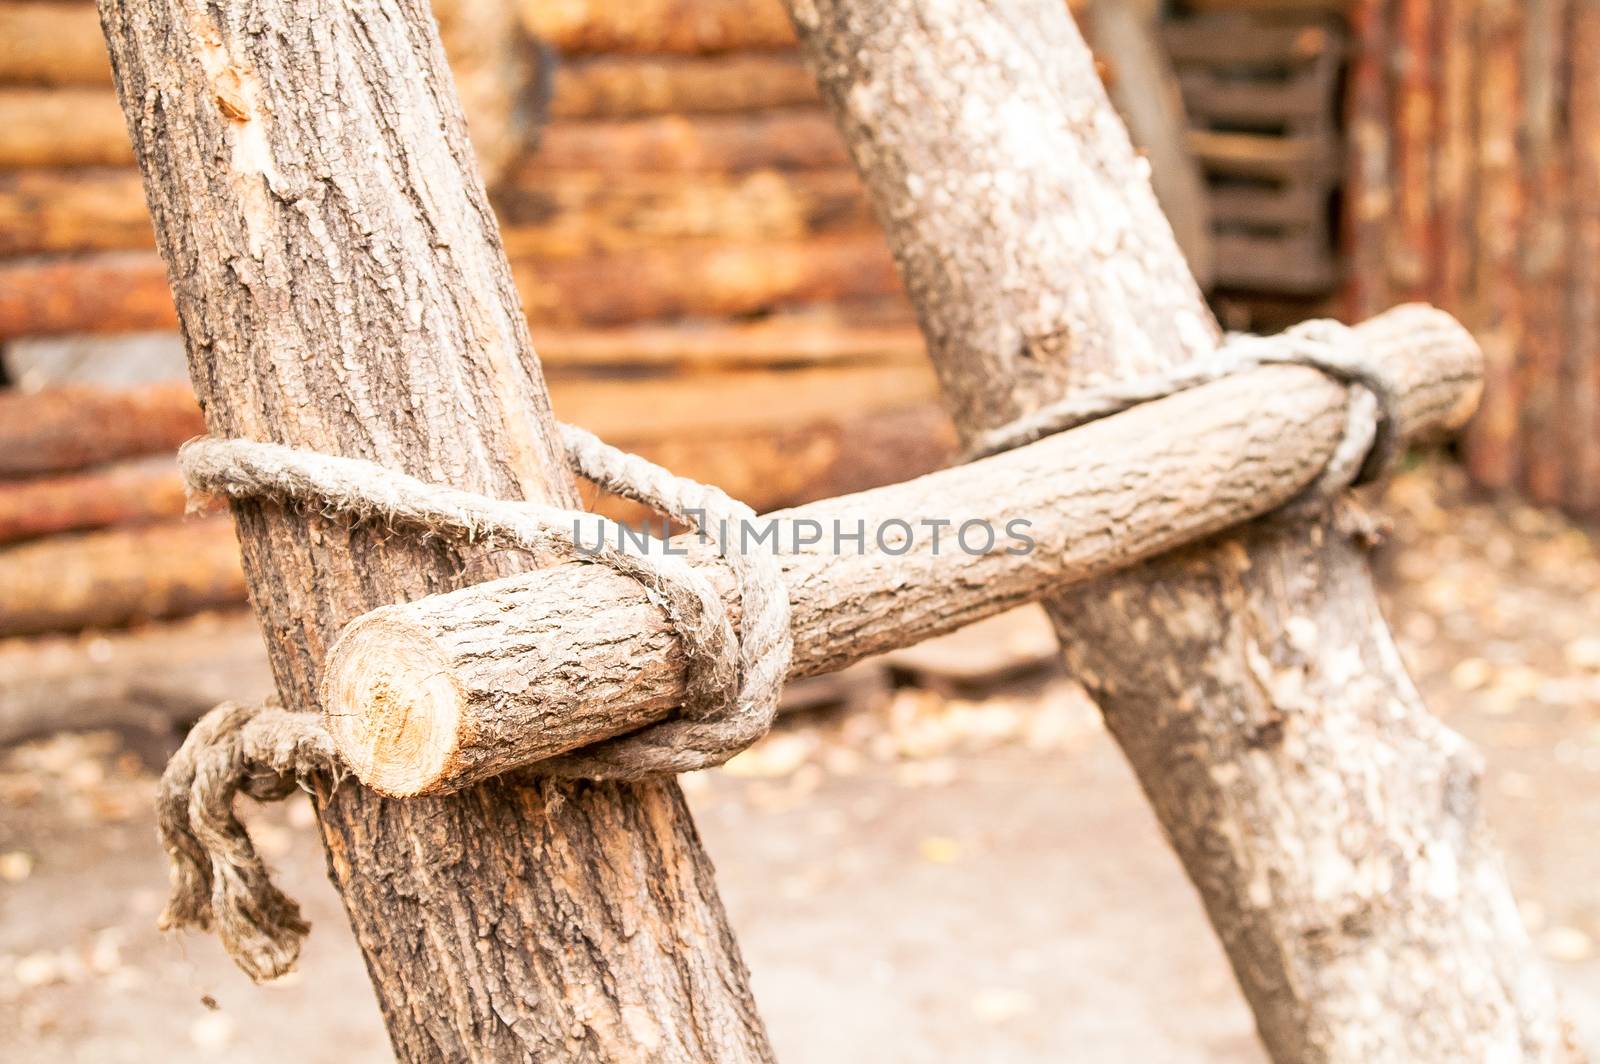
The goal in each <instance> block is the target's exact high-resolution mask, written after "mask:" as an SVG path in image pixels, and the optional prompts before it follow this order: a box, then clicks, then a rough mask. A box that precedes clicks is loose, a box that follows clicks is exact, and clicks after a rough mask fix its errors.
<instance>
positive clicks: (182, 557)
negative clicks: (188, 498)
mask: <svg viewBox="0 0 1600 1064" xmlns="http://www.w3.org/2000/svg"><path fill="white" fill-rule="evenodd" d="M0 587H4V588H5V589H6V593H5V597H4V599H3V600H0V636H11V635H33V634H38V633H41V632H70V631H77V630H79V629H82V628H108V627H116V626H119V625H124V624H130V623H133V622H135V621H147V620H156V619H160V618H163V617H181V616H184V615H185V614H190V613H197V612H199V611H200V610H204V609H210V608H213V607H216V606H230V605H234V604H237V603H239V602H242V601H244V593H245V587H244V573H243V571H242V570H241V569H240V568H239V546H238V542H237V541H236V540H235V539H234V537H233V536H232V535H231V530H230V528H229V527H228V521H227V520H226V519H225V518H214V519H209V520H197V521H177V522H167V523H162V524H154V525H146V526H142V527H137V528H118V529H110V530H107V531H103V532H88V533H85V534H83V535H78V536H52V537H50V538H48V539H42V540H36V541H34V542H32V543H23V544H18V545H15V546H11V547H7V548H5V549H4V550H0Z"/></svg>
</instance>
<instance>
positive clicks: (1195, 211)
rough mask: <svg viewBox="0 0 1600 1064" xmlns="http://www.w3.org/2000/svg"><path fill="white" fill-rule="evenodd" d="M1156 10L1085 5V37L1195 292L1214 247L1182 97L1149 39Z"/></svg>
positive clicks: (1117, 2) (1111, 1)
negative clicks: (1142, 159) (1111, 73)
mask: <svg viewBox="0 0 1600 1064" xmlns="http://www.w3.org/2000/svg"><path fill="white" fill-rule="evenodd" d="M1158 6H1159V5H1149V4H1133V3H1128V2H1126V0H1107V2H1103V3H1097V4H1091V5H1090V6H1089V9H1088V12H1087V15H1086V19H1087V21H1086V23H1085V25H1086V27H1087V29H1086V31H1085V32H1086V33H1087V34H1088V36H1089V40H1090V43H1091V44H1092V46H1093V47H1094V49H1095V52H1096V53H1097V54H1098V55H1104V56H1111V57H1112V58H1113V59H1114V61H1115V62H1116V69H1117V76H1116V78H1115V79H1113V80H1112V81H1110V82H1109V83H1108V85H1107V91H1108V92H1109V93H1110V94H1111V101H1112V103H1113V104H1115V105H1116V108H1117V113H1118V114H1120V115H1121V116H1122V118H1123V121H1125V122H1127V123H1128V129H1129V132H1130V134H1131V135H1132V137H1133V142H1134V145H1135V146H1136V147H1137V148H1138V149H1139V150H1140V151H1141V152H1143V153H1144V154H1145V156H1146V157H1148V158H1149V160H1150V179H1151V181H1152V182H1153V183H1154V185H1155V190H1156V196H1157V197H1158V198H1159V199H1160V200H1161V207H1162V210H1164V211H1165V212H1166V215H1167V218H1168V220H1169V221H1171V223H1172V230H1173V232H1174V233H1175V234H1176V235H1177V238H1178V246H1179V247H1181V248H1182V249H1183V255H1184V258H1185V259H1186V260H1187V261H1188V263H1189V268H1190V269H1191V270H1192V271H1194V275H1195V280H1196V281H1197V282H1198V283H1199V285H1200V287H1201V288H1202V289H1205V290H1208V291H1209V290H1210V288H1211V285H1212V282H1213V281H1214V280H1215V267H1216V248H1215V247H1214V246H1213V244H1212V240H1211V208H1210V204H1209V201H1208V197H1207V194H1206V185H1205V179H1204V176H1203V175H1202V174H1201V172H1200V167H1199V164H1198V163H1197V162H1196V161H1195V157H1194V155H1193V154H1192V153H1191V152H1190V150H1189V147H1188V144H1187V141H1186V136H1187V133H1188V122H1187V119H1186V116H1185V113H1184V102H1183V97H1182V95H1181V94H1180V91H1179V89H1178V81H1177V75H1176V73H1175V72H1174V70H1173V69H1172V62H1171V59H1170V58H1169V57H1168V56H1167V54H1166V52H1165V51H1164V50H1163V48H1162V47H1161V42H1160V40H1159V38H1158V36H1157V32H1156V21H1157V18H1158V17H1159V11H1158Z"/></svg>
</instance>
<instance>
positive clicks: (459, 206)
mask: <svg viewBox="0 0 1600 1064" xmlns="http://www.w3.org/2000/svg"><path fill="white" fill-rule="evenodd" d="M101 19H102V23H103V25H104V27H105V33H106V37H107V40H108V43H109V45H110V48H111V53H112V57H113V63H112V66H113V69H114V70H115V71H116V79H117V91H118V96H119V98H120V99H121V102H122V104H123V107H124V110H125V112H126V113H127V114H128V116H129V118H130V123H129V125H130V129H131V131H132V133H133V139H134V142H135V144H136V146H137V149H138V151H137V154H138V156H139V159H140V167H141V171H142V172H143V173H144V176H145V179H146V183H147V186H148V187H149V188H150V190H151V192H150V200H151V206H152V213H153V220H154V223H155V230H156V236H157V241H158V243H159V245H160V247H161V249H162V253H163V255H164V257H165V258H166V260H167V261H168V262H169V263H171V264H172V265H173V270H172V273H173V277H174V287H175V291H174V295H175V298H176V301H177V302H178V304H179V306H180V307H181V308H182V314H181V318H182V321H183V322H184V326H185V329H186V337H185V340H186V348H187V350H188V351H189V353H190V356H191V367H190V368H191V373H192V376H193V378H194V383H195V386H196V389H197V392H198V393H199V395H200V398H201V401H202V404H203V406H204V409H205V412H206V421H207V426H208V428H209V429H210V430H211V431H212V432H214V433H216V434H217V435H221V436H242V437H247V438H254V439H266V440H275V441H278V442H282V443H289V444H296V445H300V446H306V447H313V448H317V449H320V450H324V451H328V452H331V453H336V454H360V455H364V456H366V457H369V458H372V459H376V460H379V461H384V462H389V463H393V464H394V465H395V466H396V467H397V468H402V469H405V470H406V471H407V472H409V473H412V474H416V475H419V476H428V475H441V476H442V475H448V478H449V479H450V480H451V482H452V483H455V484H457V485H459V486H461V487H464V488H469V489H476V490H480V491H490V492H494V493H496V494H501V495H505V496H508V497H518V498H524V499H528V500H532V501H542V502H549V503H553V504H556V505H572V504H574V503H575V502H576V500H577V489H576V485H575V483H574V482H573V480H572V478H571V475H570V472H569V471H568V469H567V468H566V463H565V462H564V460H563V459H562V454H561V449H560V447H559V445H558V443H557V441H556V439H555V432H554V427H553V425H552V423H551V420H550V416H549V399H548V396H547V394H546V391H545V388H544V383H543V380H542V378H541V374H540V370H539V363H538V360H537V358H536V357H535V355H534V352H533V346H532V344H531V343H530V342H529V339H528V335H527V330H526V326H525V323H524V318H523V315H522V312H521V309H520V307H519V306H518V301H517V294H516V289H515V287H514V285H513V282H512V278H511V271H510V268H509V265H508V264H507V262H506V259H505V255H504V252H503V251H502V249H501V246H500V242H499V235H498V232H497V229H496V226H495V224H494V221H493V214H492V211H491V209H490V206H489V202H488V198H487V195H486V193H485V192H484V189H483V185H482V182H481V180H480V178H479V176H478V173H477V170H476V167H475V164H474V162H473V152H472V148H471V145H470V143H469V142H468V140H467V135H466V128H465V123H464V121H463V118H462V115H461V109H460V106H459V104H458V103H457V100H456V95H455V90H454V88H453V86H452V83H451V79H450V75H449V71H448V70H447V69H446V67H445V62H444V58H443V53H442V50H441V46H440V43H439V40H438V37H437V34H436V31H435V28H434V22H433V18H432V15H431V13H430V10H429V8H428V5H427V4H426V3H422V2H419V0H397V2H395V3H389V4H385V5H383V6H382V9H381V10H378V9H372V8H366V7H361V6H358V5H343V4H323V3H319V2H317V0H258V2H254V3H252V4H251V5H250V7H249V9H248V10H244V9H238V8H226V7H222V8H211V9H207V10H204V11H201V10H197V9H195V8H194V7H192V6H191V5H189V4H187V3H183V2H178V0H135V2H124V0H103V2H102V3H101ZM335 71H337V75H338V76H337V78H336V79H333V74H334V72H335ZM334 80H336V81H337V91H330V87H331V86H333V84H334ZM157 93H159V96H160V100H161V107H160V108H159V114H156V113H155V112H154V111H153V109H152V108H150V107H149V106H148V105H147V101H148V100H149V99H150V98H151V97H152V96H153V95H155V94H157ZM308 145H317V146H318V151H319V153H320V157H319V158H318V159H317V160H316V161H315V162H314V163H313V164H311V165H308V162H307V155H306V153H307V146H308ZM329 173H332V174H334V175H336V176H335V177H334V178H333V179H332V180H333V182H334V184H335V185H336V187H337V190H338V191H337V194H333V193H332V192H329V194H325V195H317V196H312V195H311V194H310V193H309V192H308V193H305V194H303V195H297V194H289V193H286V192H284V189H285V188H288V189H290V190H293V189H296V188H309V187H313V186H319V187H322V186H326V187H333V186H327V179H326V177H325V175H327V174H329ZM286 182H287V184H285V183H286ZM301 182H304V184H301ZM234 514H235V518H236V521H237V522H238V526H239V531H240V539H241V542H242V544H243V547H244V562H245V569H246V571H247V572H248V573H249V577H250V585H251V600H252V603H253V605H254V606H255V609H256V611H257V613H258V615H259V616H260V618H261V619H262V622H263V623H262V630H263V632H264V633H265V634H266V637H267V640H268V644H269V653H270V654H271V656H272V662H273V671H274V673H275V675H276V678H277V682H278V688H279V692H280V694H281V695H282V698H283V701H284V704H285V706H286V707H288V708H289V709H290V710H291V711H299V712H309V711H313V710H314V709H315V707H316V695H315V678H316V677H317V676H318V675H319V674H320V666H321V659H322V655H323V653H324V650H325V648H326V647H327V645H328V644H329V643H330V642H331V640H332V638H333V636H334V634H335V633H336V632H337V631H338V630H339V628H340V627H342V626H343V624H344V623H345V622H346V621H348V620H349V619H350V618H352V617H354V616H357V615H359V614H360V613H362V612H365V611H366V610H369V609H372V608H373V607H375V606H377V605H381V604H383V603H387V602H394V601H399V600H405V599H410V598H414V597H417V596H419V595H423V594H427V593H430V592H433V591H438V590H442V589H444V588H448V587H451V586H455V585H457V584H461V583H470V582H473V581H478V580H483V579H488V578H491V577H495V576H506V575H510V574H511V573H513V572H515V571H517V569H518V568H520V567H522V566H524V565H526V564H528V560H527V559H523V558H517V557H514V556H511V555H508V554H507V553H506V552H496V551H484V550H479V549H469V550H466V551H453V550H449V549H441V548H440V547H439V546H438V545H436V544H423V543H420V542H416V541H404V540H399V539H396V538H394V537H389V536H387V535H385V534H383V533H381V532H373V531H368V530H359V531H349V530H344V531H341V530H339V528H338V526H337V525H335V524H332V523H329V522H328V521H326V520H324V519H322V518H321V517H319V516H318V515H316V514H301V513H291V512H288V511H286V510H284V509H282V508H280V507H276V506H272V505H259V504H250V503H243V504H239V505H236V506H235V507H234ZM314 790H315V796H314V797H315V801H316V805H317V811H318V816H319V820H320V823H321V827H322V834H323V839H324V842H325V844H326V847H327V850H328V865H329V871H330V873H331V875H332V877H333V878H334V880H335V881H336V883H337V885H338V887H339V889H340V891H341V894H342V895H343V899H344V904H345V908H346V911H347V912H348V913H349V915H350V919H351V923H352V925H353V927H354V931H355V937H356V941H357V942H358V943H359V944H360V945H361V947H362V949H363V952H364V955H365V958H366V963H367V969H368V973H369V975H370V976H371V978H372V981H373V985H374V987H375V988H376V990H377V992H378V997H379V1004H380V1007H381V1010H382V1013H383V1016H384V1018H385V1020H386V1022H387V1024H388V1025H389V1033H390V1041H391V1045H392V1048H393V1050H394V1053H395V1055H396V1057H397V1058H398V1059H399V1060H401V1061H402V1062H411V1061H433V1060H440V1059H444V1060H451V1061H463V1062H469V1061H483V1062H489V1061H503V1060H520V1059H524V1058H533V1057H543V1058H556V1059H560V1058H563V1057H565V1058H572V1059H578V1058H582V1059H586V1060H592V1061H597V1062H598V1061H623V1060H633V1059H637V1056H638V1047H639V1046H641V1045H648V1046H649V1047H650V1049H649V1053H650V1054H651V1055H652V1056H653V1057H655V1058H656V1059H657V1060H658V1061H659V1062H660V1064H691V1062H692V1064H721V1062H732V1061H738V1062H740V1064H745V1062H756V1064H759V1062H763V1061H768V1060H770V1059H771V1051H770V1048H769V1046H768V1043H767V1038H766V1033H765V1031H764V1029H763V1028H762V1026H761V1023H760V1020H759V1019H758V1018H757V1016H756V1014H755V1006H754V1004H753V1002H752V1000H751V996H750V992H749V989H748V986H747V976H746V972H745V969H744V966H743V964H742V962H741V961H740V959H739V955H738V950H737V946H736V945H735V943H734V941H733V936H732V932H731V931H730V930H729V929H728V924H727V919H726V916H725V914H724V912H723V909H722V905H721V902H720V900H719V899H718V897H717V894H716V888H715V885H714V882H713V879H712V872H711V867H710V862H709V861H708V859H707V858H706V856H705V854H704V852H703V851H702V849H701V847H700V844H699V840H698V838H697V837H696V835H695V832H694V829H693V824H692V822H691V821H690V819H689V815H688V812H687V810H686V808H685V806H684V804H683V798H682V795H681V794H680V793H679V792H678V790H677V788H676V787H675V786H674V785H673V784H672V783H670V782H666V783H657V784H650V785H640V786H627V787H624V786H585V785H576V786H561V787H555V786H542V785H517V784H514V783H511V782H500V783H496V784H491V785H487V786H485V787H484V788H481V789H479V790H477V791H475V792H473V793H471V794H468V795H464V796H461V797H458V798H454V799H447V800H439V801H434V802H429V803H405V802H390V801H386V800H383V799H382V798H380V797H379V796H377V795H374V794H373V793H372V792H370V791H368V790H366V789H365V788H362V787H359V786H343V787H334V786H332V785H331V781H319V782H318V783H317V785H316V786H315V787H314ZM490 839H492V840H493V845H486V840H490ZM620 898H626V899H627V901H626V904H625V908H626V913H625V915H623V916H622V918H621V919H620V920H619V919H618V915H619V910H618V908H617V904H618V899H620ZM292 955H293V951H292V948H290V949H289V950H288V951H287V956H285V954H284V953H278V954H274V955H273V956H272V957H270V958H268V959H267V963H266V964H265V966H263V967H261V968H258V972H259V973H260V974H263V975H268V976H270V975H275V974H279V973H280V972H281V971H282V969H283V967H284V966H286V965H287V964H288V963H289V962H290V961H291V960H292ZM576 987H581V988H583V990H582V991H581V992H580V993H577V994H574V993H569V992H567V989H565V988H576Z"/></svg>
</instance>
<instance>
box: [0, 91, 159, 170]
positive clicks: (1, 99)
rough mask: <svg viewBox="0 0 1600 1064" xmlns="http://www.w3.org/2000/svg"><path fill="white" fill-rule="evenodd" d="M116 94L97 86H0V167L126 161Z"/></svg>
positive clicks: (124, 128) (123, 127)
mask: <svg viewBox="0 0 1600 1064" xmlns="http://www.w3.org/2000/svg"><path fill="white" fill-rule="evenodd" d="M132 161H133V149H132V148H131V147H130V146H129V144H128V127H127V124H126V123H124V122H123V120H122V112H121V110H119V109H118V107H117V98H116V97H115V96H113V95H112V94H111V93H109V92H106V91H105V90H104V89H100V88H79V87H70V86H69V87H54V86H52V87H49V88H0V169H5V170H10V169H16V168H19V167H28V166H126V165H127V164H128V163H131V162H132Z"/></svg>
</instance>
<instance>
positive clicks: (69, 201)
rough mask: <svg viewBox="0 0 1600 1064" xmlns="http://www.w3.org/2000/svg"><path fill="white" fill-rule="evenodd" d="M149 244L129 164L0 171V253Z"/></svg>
mask: <svg viewBox="0 0 1600 1064" xmlns="http://www.w3.org/2000/svg"><path fill="white" fill-rule="evenodd" d="M154 246H155V234H154V233H152V232H151V231H150V212H149V211H148V210H147V209H146V208H145V205H144V185H143V184H142V183H141V182H140V180H139V172H138V171H137V170H134V169H133V168H131V167H128V168H120V169H72V170H62V169H36V170H15V171H12V172H10V173H0V256H6V257H11V256H16V255H34V254H40V253H48V252H64V251H120V250H125V249H130V248H133V249H143V248H151V247H154Z"/></svg>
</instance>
